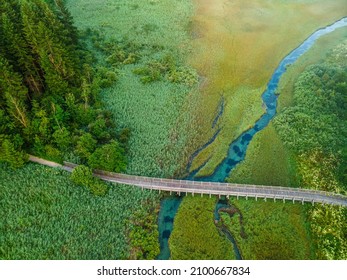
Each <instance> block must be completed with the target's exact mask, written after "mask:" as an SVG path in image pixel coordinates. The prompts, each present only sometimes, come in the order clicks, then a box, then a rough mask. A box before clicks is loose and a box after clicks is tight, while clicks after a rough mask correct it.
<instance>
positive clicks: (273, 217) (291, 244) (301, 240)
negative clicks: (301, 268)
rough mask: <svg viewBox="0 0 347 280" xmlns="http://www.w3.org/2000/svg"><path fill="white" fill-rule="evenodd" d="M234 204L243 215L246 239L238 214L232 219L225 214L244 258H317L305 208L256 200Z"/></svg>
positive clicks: (242, 200) (233, 202)
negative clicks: (241, 229)
mask: <svg viewBox="0 0 347 280" xmlns="http://www.w3.org/2000/svg"><path fill="white" fill-rule="evenodd" d="M231 204H233V205H235V206H236V207H237V208H238V209H239V210H240V211H241V213H242V215H243V226H244V232H245V236H242V235H241V232H240V222H239V217H238V215H234V216H233V217H232V218H230V217H228V216H226V215H224V223H225V224H227V225H228V228H229V230H230V231H231V232H232V234H233V236H234V238H235V239H236V241H237V244H238V246H239V248H240V250H241V254H242V257H243V259H249V260H276V259H277V260H283V259H284V260H286V259H294V260H295V259H311V258H314V257H315V255H314V252H313V251H312V248H311V238H310V232H309V229H308V221H307V217H306V214H305V210H304V208H303V207H302V206H301V205H298V204H296V205H293V204H290V203H286V204H283V203H282V201H277V202H271V201H267V202H263V201H260V200H259V201H255V200H254V199H250V200H245V199H240V200H236V199H233V200H232V201H231ZM259 209H261V210H259Z"/></svg>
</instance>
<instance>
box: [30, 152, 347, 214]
mask: <svg viewBox="0 0 347 280" xmlns="http://www.w3.org/2000/svg"><path fill="white" fill-rule="evenodd" d="M29 160H30V161H32V162H36V163H39V164H43V165H46V166H51V167H59V168H61V169H64V170H66V171H68V172H72V170H73V169H74V168H75V167H76V166H77V165H76V164H73V163H68V162H64V165H60V164H57V163H54V162H51V161H46V160H44V159H40V158H37V157H34V156H30V158H29ZM94 176H96V177H99V178H100V179H102V180H104V181H108V182H113V183H118V184H125V185H131V186H137V187H140V188H142V189H149V190H157V191H159V192H160V191H165V192H170V193H177V194H178V195H188V194H192V195H193V196H194V195H201V196H202V195H209V196H210V197H211V196H212V195H214V196H215V195H217V196H227V197H229V196H233V197H236V198H239V197H244V198H246V199H248V198H255V199H256V200H257V199H264V200H265V201H266V200H267V199H271V200H274V201H278V200H279V201H283V202H285V201H291V202H293V203H294V202H301V203H302V204H304V203H305V202H308V203H312V204H314V203H323V204H332V205H340V206H345V207H347V196H343V195H339V194H334V193H329V192H324V191H317V190H309V189H300V188H288V187H275V186H259V185H248V184H231V183H218V182H201V181H188V180H176V179H163V178H152V177H144V176H134V175H126V174H120V173H113V172H106V171H101V170H94Z"/></svg>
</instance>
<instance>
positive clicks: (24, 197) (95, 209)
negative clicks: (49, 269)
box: [0, 164, 157, 260]
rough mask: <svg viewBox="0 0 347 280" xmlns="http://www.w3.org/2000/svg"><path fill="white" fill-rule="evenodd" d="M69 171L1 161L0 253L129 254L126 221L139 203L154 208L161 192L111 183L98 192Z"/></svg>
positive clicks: (77, 256) (49, 255) (86, 256)
mask: <svg viewBox="0 0 347 280" xmlns="http://www.w3.org/2000/svg"><path fill="white" fill-rule="evenodd" d="M69 176H70V175H69V174H68V173H67V172H66V171H62V170H58V169H52V168H48V167H44V166H39V165H36V164H27V165H26V166H25V167H23V168H21V169H17V170H16V171H13V170H12V169H10V168H8V167H7V166H5V165H1V166H0V192H1V199H0V208H1V209H6V211H4V212H3V213H2V218H1V221H0V242H1V247H0V259H62V260H66V259H110V260H114V259H129V258H130V254H131V253H130V252H131V244H130V243H129V241H128V237H127V236H128V235H129V232H130V231H131V225H129V223H128V221H129V220H131V219H132V215H133V213H136V212H137V211H138V210H139V209H142V211H143V212H144V213H148V212H149V213H150V212H151V210H150V209H152V206H151V205H150V204H148V202H147V201H148V200H154V201H155V200H156V199H157V194H156V193H154V192H153V193H152V192H149V191H141V190H140V189H138V188H133V187H130V186H123V185H115V184H107V185H108V188H109V191H108V193H107V194H106V195H105V196H103V197H98V196H94V195H92V194H90V192H89V190H87V189H85V188H81V187H79V186H77V185H75V184H73V183H72V182H71V180H70V179H69ZM153 236H154V235H153Z"/></svg>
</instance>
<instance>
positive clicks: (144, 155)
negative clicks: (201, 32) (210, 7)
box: [68, 0, 197, 177]
mask: <svg viewBox="0 0 347 280" xmlns="http://www.w3.org/2000/svg"><path fill="white" fill-rule="evenodd" d="M68 7H69V9H70V11H71V12H72V14H73V16H74V19H75V22H76V25H77V26H78V27H79V28H82V29H86V28H91V29H93V30H98V32H100V34H101V36H104V37H105V38H106V40H118V41H125V42H133V44H135V45H138V46H142V47H141V49H140V50H139V52H137V54H139V57H138V59H137V60H136V61H135V62H134V63H132V64H126V65H123V66H122V67H120V68H119V70H118V72H117V76H118V79H117V82H116V83H115V85H114V86H113V87H111V88H109V89H107V90H105V91H104V92H103V93H102V94H103V100H104V102H105V104H106V106H107V108H108V109H110V110H111V111H112V112H113V114H114V115H115V120H116V123H118V124H119V129H121V128H123V127H127V128H129V129H130V131H131V137H130V142H129V155H128V158H129V163H128V168H127V173H129V174H141V175H150V176H159V177H173V176H177V175H178V174H179V173H180V170H183V165H184V164H182V159H186V158H188V154H189V152H190V150H189V149H187V146H189V145H188V141H189V139H192V138H194V136H192V135H194V134H196V129H194V127H192V126H191V123H192V119H193V118H194V117H193V113H192V111H193V108H195V100H194V99H191V98H190V97H193V96H194V97H195V96H196V95H197V86H196V85H195V86H194V83H191V75H190V74H191V73H192V72H191V70H189V69H190V68H189V66H187V65H185V60H186V56H187V55H188V53H189V52H190V51H191V48H190V42H189V34H188V26H189V18H190V16H191V13H192V12H193V6H192V3H191V2H190V1H175V4H174V5H172V2H171V1H168V0H161V1H141V0H130V1H125V0H123V1H106V0H105V1H98V2H95V1H91V0H87V1H85V0H83V1H82V0H78V1H68ZM135 53H136V52H135ZM168 54H169V55H171V56H172V57H173V59H174V64H175V71H173V70H174V69H171V68H172V67H171V68H170V69H169V70H170V73H159V75H154V74H156V73H153V71H152V70H153V69H152V68H153V67H152V68H151V65H153V63H154V64H155V63H156V64H158V62H160V60H161V59H162V58H163V57H165V56H167V55H168ZM176 66H177V67H176ZM177 70H178V72H179V73H177ZM134 72H135V73H138V74H140V76H139V75H137V74H135V73H134ZM182 73H183V74H184V75H183V76H184V77H183V76H182ZM152 74H153V75H154V76H153V75H152ZM157 74H158V73H157ZM141 75H142V76H141ZM151 76H153V77H154V78H153V77H151ZM152 78H153V79H152ZM141 81H142V82H141ZM144 82H145V83H144ZM178 120H179V123H178ZM193 123H194V121H193Z"/></svg>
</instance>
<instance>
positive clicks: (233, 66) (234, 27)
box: [189, 0, 347, 176]
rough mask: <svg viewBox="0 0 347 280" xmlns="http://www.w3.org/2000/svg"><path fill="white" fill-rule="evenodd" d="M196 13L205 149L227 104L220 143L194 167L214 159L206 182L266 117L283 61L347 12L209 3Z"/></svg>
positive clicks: (331, 6)
mask: <svg viewBox="0 0 347 280" xmlns="http://www.w3.org/2000/svg"><path fill="white" fill-rule="evenodd" d="M195 11H196V12H195V15H194V17H193V20H192V30H193V34H194V35H195V40H194V41H193V48H194V50H195V51H194V53H192V55H191V56H190V60H189V61H190V63H191V65H193V67H195V68H196V69H197V70H198V72H199V73H200V75H201V76H203V77H204V78H205V82H204V84H203V85H202V87H201V90H200V91H201V95H200V99H199V102H200V103H199V106H198V107H197V109H198V111H197V112H196V115H199V116H200V119H199V129H200V130H199V133H200V135H201V138H200V145H202V144H203V143H204V142H207V139H209V138H210V137H211V135H213V133H214V131H213V130H211V123H212V121H213V119H214V115H215V112H216V108H217V106H218V102H219V100H220V96H224V99H225V103H226V107H225V111H224V114H223V116H222V117H221V119H220V122H219V126H220V127H221V128H222V131H221V132H220V134H219V136H218V137H217V139H216V143H215V144H213V145H212V146H211V148H209V150H207V151H202V152H201V154H200V155H199V156H197V157H196V159H195V160H194V162H193V164H192V170H194V169H196V168H197V167H198V166H200V165H201V164H202V163H204V162H205V161H206V160H207V159H208V158H210V163H208V164H207V165H206V166H205V168H203V169H202V170H201V171H200V173H199V174H198V175H201V176H202V175H207V174H210V173H211V172H212V170H213V167H214V166H216V164H217V163H218V162H220V161H221V160H222V159H223V157H224V156H225V154H226V150H227V147H228V145H229V144H230V142H231V141H232V140H234V139H235V138H236V137H237V136H238V135H239V134H240V132H241V131H244V130H246V129H247V128H248V127H249V126H250V125H252V124H253V123H254V121H255V120H256V119H258V118H259V117H260V115H261V114H262V108H261V101H260V95H261V93H262V92H263V90H264V89H265V86H266V83H267V82H268V80H269V78H270V76H271V73H272V72H273V70H274V69H275V67H276V66H277V65H278V63H279V61H280V60H281V59H282V58H283V57H284V56H285V55H286V54H287V53H288V52H289V51H291V50H292V49H294V48H295V47H296V46H297V45H299V44H300V43H301V42H302V41H303V40H304V39H305V38H306V37H308V36H309V35H310V34H311V33H312V32H314V31H315V30H316V29H318V28H319V27H322V26H325V25H327V24H330V23H332V22H334V21H335V20H337V19H339V18H341V17H343V16H345V15H346V14H347V6H346V5H345V1H344V0H339V1H323V0H316V1H311V0H310V1H276V0H267V1H261V0H254V1H247V2H245V1H242V0H237V1H228V0H221V1H213V0H207V1H195ZM249 112H251V114H249ZM207 131H209V132H208V133H206V132H207Z"/></svg>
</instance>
